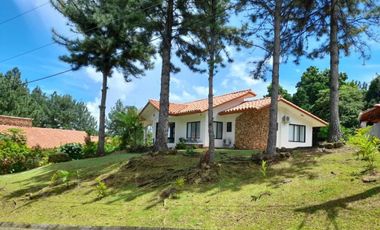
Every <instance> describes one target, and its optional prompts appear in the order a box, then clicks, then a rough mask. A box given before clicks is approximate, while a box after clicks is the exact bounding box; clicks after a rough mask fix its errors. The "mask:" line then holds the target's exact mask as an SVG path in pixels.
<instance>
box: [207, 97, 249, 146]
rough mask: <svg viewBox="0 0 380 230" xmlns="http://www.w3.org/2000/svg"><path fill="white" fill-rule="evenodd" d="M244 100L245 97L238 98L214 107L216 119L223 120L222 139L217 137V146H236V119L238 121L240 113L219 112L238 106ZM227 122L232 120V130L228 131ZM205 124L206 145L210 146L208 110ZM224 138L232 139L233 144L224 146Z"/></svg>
mask: <svg viewBox="0 0 380 230" xmlns="http://www.w3.org/2000/svg"><path fill="white" fill-rule="evenodd" d="M243 101H244V98H238V99H236V100H234V101H231V102H228V103H225V104H223V105H220V106H217V107H215V108H214V111H213V114H214V121H218V122H223V135H222V139H215V147H217V148H221V147H233V146H234V144H235V121H236V117H238V116H239V115H240V114H230V115H223V116H220V115H219V113H220V112H221V111H224V110H226V109H229V108H231V107H234V106H237V105H239V104H241V103H242V102H243ZM227 122H232V132H229V133H227ZM205 124H206V127H205V130H204V132H205V141H204V146H205V147H208V142H209V138H208V127H207V124H208V112H207V111H206V112H205ZM223 140H226V141H231V145H230V146H224V143H223Z"/></svg>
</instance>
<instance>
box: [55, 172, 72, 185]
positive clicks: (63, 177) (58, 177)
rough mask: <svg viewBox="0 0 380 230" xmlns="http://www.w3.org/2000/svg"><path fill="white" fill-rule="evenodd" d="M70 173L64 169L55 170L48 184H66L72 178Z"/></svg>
mask: <svg viewBox="0 0 380 230" xmlns="http://www.w3.org/2000/svg"><path fill="white" fill-rule="evenodd" d="M72 176H73V175H72V173H70V172H69V171H66V170H57V171H56V172H55V173H54V174H53V176H52V177H51V178H50V184H51V185H57V184H66V185H68V183H69V182H70V180H71V178H72Z"/></svg>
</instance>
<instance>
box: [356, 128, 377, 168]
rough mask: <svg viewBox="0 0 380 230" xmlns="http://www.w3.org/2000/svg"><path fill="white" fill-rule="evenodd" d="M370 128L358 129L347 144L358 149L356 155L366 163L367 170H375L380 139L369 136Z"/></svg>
mask: <svg viewBox="0 0 380 230" xmlns="http://www.w3.org/2000/svg"><path fill="white" fill-rule="evenodd" d="M370 130H371V127H367V128H362V129H358V130H357V132H356V134H355V135H354V136H352V137H351V138H350V139H349V142H350V143H351V144H353V145H355V146H358V147H359V151H358V152H357V153H356V154H357V157H358V158H359V159H361V160H364V161H367V163H368V165H367V168H368V169H369V170H374V169H375V159H376V154H378V153H379V146H380V139H379V138H377V137H374V136H371V135H370Z"/></svg>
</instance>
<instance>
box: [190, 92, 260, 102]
mask: <svg viewBox="0 0 380 230" xmlns="http://www.w3.org/2000/svg"><path fill="white" fill-rule="evenodd" d="M250 91H251V92H252V93H253V91H252V89H244V90H239V91H235V92H231V93H225V94H221V95H218V96H213V98H216V97H224V96H226V95H230V94H237V93H242V92H247V93H248V92H250ZM207 99H208V98H202V99H198V100H194V101H189V102H185V104H190V103H194V102H198V101H203V100H207Z"/></svg>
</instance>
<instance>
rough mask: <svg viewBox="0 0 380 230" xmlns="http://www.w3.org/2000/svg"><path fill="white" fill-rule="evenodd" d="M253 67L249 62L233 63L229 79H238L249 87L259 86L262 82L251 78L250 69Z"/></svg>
mask: <svg viewBox="0 0 380 230" xmlns="http://www.w3.org/2000/svg"><path fill="white" fill-rule="evenodd" d="M252 66H253V65H251V66H249V61H247V62H235V63H232V64H231V66H230V73H229V76H228V77H229V78H232V79H236V78H237V79H239V80H241V81H243V83H244V84H245V85H246V86H248V87H252V86H254V85H257V84H259V83H260V82H262V81H261V80H257V79H254V78H253V77H252V76H250V68H251V67H252ZM226 85H227V84H226Z"/></svg>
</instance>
